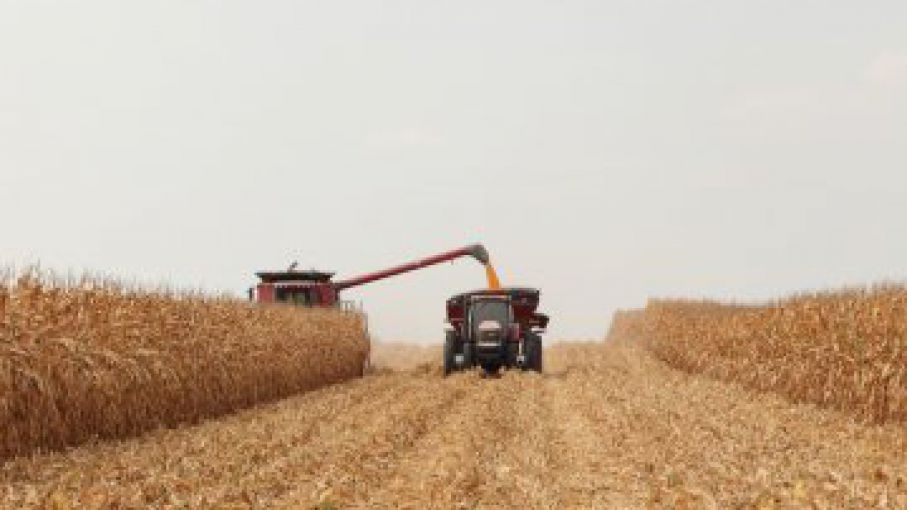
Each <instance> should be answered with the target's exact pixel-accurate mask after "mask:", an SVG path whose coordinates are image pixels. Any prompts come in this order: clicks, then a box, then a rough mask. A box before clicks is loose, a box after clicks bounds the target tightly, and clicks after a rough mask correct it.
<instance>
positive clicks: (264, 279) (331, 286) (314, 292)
mask: <svg viewBox="0 0 907 510" xmlns="http://www.w3.org/2000/svg"><path fill="white" fill-rule="evenodd" d="M465 256H471V257H474V258H475V259H476V260H478V261H479V262H481V263H482V264H487V263H488V251H486V250H485V247H484V246H482V245H481V244H473V245H470V246H464V247H463V248H459V249H457V250H452V251H449V252H446V253H441V254H438V255H434V256H432V257H427V258H424V259H420V260H416V261H413V262H409V263H407V264H403V265H400V266H396V267H392V268H390V269H385V270H383V271H375V272H374V273H368V274H365V275H362V276H357V277H355V278H349V279H346V280H341V281H338V282H334V281H331V278H333V276H334V273H328V272H323V271H316V270H314V269H313V270H305V271H299V270H297V269H296V264H295V263H294V264H293V265H292V266H290V268H289V269H287V270H286V271H261V272H258V273H255V274H256V276H258V278H259V279H261V281H260V282H259V283H258V285H256V286H255V287H254V288H251V289H249V300H250V301H255V302H258V303H288V304H294V305H300V306H338V307H343V308H346V307H350V304H349V303H346V302H343V301H341V300H340V296H339V294H340V291H341V290H344V289H349V288H350V287H357V286H359V285H365V284H366V283H371V282H374V281H377V280H383V279H384V278H390V277H391V276H396V275H399V274H403V273H408V272H410V271H415V270H417V269H423V268H426V267H429V266H433V265H436V264H440V263H442V262H449V261H452V260H455V259H457V258H460V257H465Z"/></svg>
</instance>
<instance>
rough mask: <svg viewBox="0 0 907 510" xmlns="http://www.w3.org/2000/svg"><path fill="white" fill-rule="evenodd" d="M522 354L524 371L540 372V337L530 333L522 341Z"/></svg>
mask: <svg viewBox="0 0 907 510" xmlns="http://www.w3.org/2000/svg"><path fill="white" fill-rule="evenodd" d="M523 352H524V353H525V355H526V370H534V371H536V372H539V373H541V372H542V337H540V336H539V335H536V334H533V333H530V334H528V335H526V338H525V339H524V340H523Z"/></svg>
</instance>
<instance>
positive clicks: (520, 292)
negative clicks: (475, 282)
mask: <svg viewBox="0 0 907 510" xmlns="http://www.w3.org/2000/svg"><path fill="white" fill-rule="evenodd" d="M539 295H540V293H539V290H538V289H531V288H527V287H510V288H503V289H494V290H492V289H488V290H476V291H472V292H464V293H462V294H457V295H456V296H453V297H451V298H450V299H448V300H447V321H448V322H450V325H451V326H452V327H453V328H455V329H457V330H462V328H463V322H464V321H465V320H466V309H467V306H468V301H469V299H471V298H472V296H501V297H508V296H509V297H510V305H511V307H513V318H514V321H515V322H517V323H518V324H519V325H520V328H522V329H523V330H526V331H531V330H533V329H545V328H547V327H548V316H547V315H545V314H542V313H538V312H536V310H537V309H538V306H539Z"/></svg>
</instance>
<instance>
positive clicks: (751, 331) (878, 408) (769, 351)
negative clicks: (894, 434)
mask: <svg viewBox="0 0 907 510" xmlns="http://www.w3.org/2000/svg"><path fill="white" fill-rule="evenodd" d="M608 337H609V339H612V340H636V341H641V342H642V343H643V344H644V345H645V346H646V347H648V348H649V349H650V350H651V351H652V352H653V353H654V354H655V355H656V356H657V357H658V358H660V359H662V360H663V361H665V362H666V363H668V364H669V365H672V366H674V367H676V368H680V369H682V370H686V371H689V372H693V373H704V374H706V375H708V376H711V377H714V378H717V379H722V380H726V381H732V382H736V383H740V384H742V385H744V386H747V387H749V388H753V389H756V390H760V391H770V392H775V393H778V394H781V395H784V396H786V397H788V398H790V399H792V400H794V401H796V402H807V403H813V404H817V405H820V406H826V407H831V408H836V409H840V410H844V411H847V412H850V413H853V414H854V415H856V416H857V417H859V418H861V419H863V420H866V421H869V422H874V423H881V422H885V421H905V420H907V288H904V287H902V286H897V285H889V286H883V287H876V288H874V289H868V290H843V291H838V292H827V293H820V294H814V295H801V296H795V297H792V298H789V299H785V300H781V301H778V302H774V303H769V304H765V305H762V306H745V305H734V304H720V303H714V302H697V301H682V300H673V301H672V300H651V301H650V302H649V303H648V304H647V306H646V308H645V309H643V310H631V311H622V312H618V313H616V314H615V316H614V319H613V321H612V325H611V329H610V331H609V334H608Z"/></svg>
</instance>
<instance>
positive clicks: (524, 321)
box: [444, 287, 548, 375]
mask: <svg viewBox="0 0 907 510" xmlns="http://www.w3.org/2000/svg"><path fill="white" fill-rule="evenodd" d="M539 294H540V292H539V291H538V289H530V288H517V287H513V288H503V289H489V290H477V291H473V292H466V293H463V294H457V295H455V296H453V297H452V298H450V299H448V300H447V321H448V322H449V323H450V328H449V329H448V330H447V336H446V338H445V340H444V374H445V375H447V374H450V373H451V372H455V371H459V370H467V369H470V368H472V367H474V366H481V367H482V369H483V370H484V371H485V372H486V373H494V372H497V371H498V370H499V369H500V368H501V367H507V368H520V369H522V370H533V371H536V372H541V371H542V337H541V333H543V332H544V330H545V328H547V327H548V316H547V315H544V314H541V313H538V312H536V309H537V308H538V305H539Z"/></svg>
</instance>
